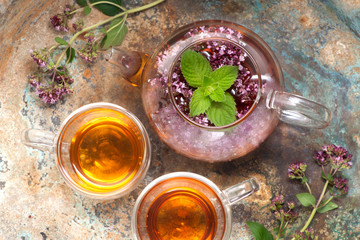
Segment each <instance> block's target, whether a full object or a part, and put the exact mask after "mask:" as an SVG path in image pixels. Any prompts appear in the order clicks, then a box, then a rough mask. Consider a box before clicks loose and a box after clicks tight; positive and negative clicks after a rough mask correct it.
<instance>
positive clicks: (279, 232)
mask: <svg viewBox="0 0 360 240" xmlns="http://www.w3.org/2000/svg"><path fill="white" fill-rule="evenodd" d="M283 223H284V217H282V218H281V222H280V226H279V231H278V234H277V236H276V240H278V239H279V238H280V234H281V232H282V231H281V229H282V225H283Z"/></svg>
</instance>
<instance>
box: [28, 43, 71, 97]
mask: <svg viewBox="0 0 360 240" xmlns="http://www.w3.org/2000/svg"><path fill="white" fill-rule="evenodd" d="M30 56H31V57H32V59H33V60H34V62H35V63H36V64H37V65H38V71H36V72H35V73H34V74H31V75H30V76H29V77H28V81H29V84H30V86H31V87H33V88H35V91H36V95H37V96H38V97H40V98H41V99H42V101H43V102H45V103H50V104H54V103H56V102H57V101H59V100H60V99H61V98H62V97H63V96H64V95H67V94H69V93H72V87H71V84H72V83H73V82H74V80H73V78H72V77H71V76H70V74H69V71H68V70H67V69H66V68H65V67H58V68H56V66H55V64H54V63H53V62H52V61H51V60H50V58H49V56H48V53H47V50H46V49H42V50H37V51H32V50H31V51H30Z"/></svg>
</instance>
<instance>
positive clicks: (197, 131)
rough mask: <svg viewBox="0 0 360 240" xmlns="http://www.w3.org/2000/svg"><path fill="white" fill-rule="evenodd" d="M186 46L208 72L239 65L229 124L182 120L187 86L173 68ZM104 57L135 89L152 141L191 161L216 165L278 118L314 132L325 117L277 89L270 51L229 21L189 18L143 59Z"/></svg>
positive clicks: (278, 77) (279, 78) (278, 74)
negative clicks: (153, 134) (206, 63)
mask: <svg viewBox="0 0 360 240" xmlns="http://www.w3.org/2000/svg"><path fill="white" fill-rule="evenodd" d="M187 49H192V50H195V51H198V52H200V53H201V54H202V55H203V56H204V57H206V58H207V59H208V60H209V61H210V63H211V64H213V66H212V67H213V68H214V69H215V68H218V67H220V66H221V64H222V63H223V62H225V63H224V64H225V65H234V64H235V65H234V66H238V67H239V75H238V77H237V80H236V81H235V82H234V84H233V86H232V87H231V88H230V89H228V90H227V91H228V93H230V94H231V95H232V96H233V98H234V100H235V102H236V107H237V109H238V114H237V120H236V121H235V122H233V123H231V124H229V125H226V126H218V127H216V126H212V125H211V124H208V123H209V121H208V119H207V117H204V116H201V115H200V116H195V117H190V114H189V113H190V109H189V105H190V104H189V102H190V99H191V96H192V94H193V91H195V89H194V88H190V87H188V86H187V83H186V82H184V81H183V80H182V78H183V76H182V73H181V71H180V69H181V68H180V59H181V56H182V54H183V53H184V52H185V51H186V50H187ZM106 59H107V60H108V61H109V62H110V63H112V64H114V65H115V66H116V67H117V68H118V69H119V72H121V73H122V75H123V77H124V78H125V79H127V80H129V81H130V82H131V83H132V84H133V85H135V86H140V87H141V97H142V102H143V106H144V110H145V112H146V115H147V116H148V117H149V120H150V124H151V126H152V127H153V128H154V130H155V131H156V133H157V134H158V136H159V137H160V139H161V140H162V141H163V142H165V143H166V144H167V145H168V146H169V147H171V148H172V149H173V150H174V151H176V152H177V153H179V154H181V155H184V156H186V157H189V158H192V159H197V160H203V161H208V162H218V161H230V160H233V159H235V158H239V157H242V156H245V155H246V154H248V153H249V152H251V151H253V150H254V149H256V148H257V147H259V146H260V144H261V143H262V142H264V141H265V139H267V138H268V137H269V136H270V134H271V133H272V132H273V131H274V129H275V127H276V126H277V124H278V122H279V121H280V120H281V121H283V122H286V123H289V124H292V125H298V126H302V127H309V128H319V129H320V128H325V127H326V126H328V125H329V123H330V120H331V112H330V110H329V109H328V108H327V107H325V106H323V105H321V104H319V103H317V102H314V101H311V100H309V99H306V98H304V97H301V96H299V95H295V94H292V93H288V92H286V91H285V86H284V77H283V74H282V69H281V66H280V64H279V62H278V60H277V58H276V56H275V54H274V53H273V51H272V50H271V48H270V47H269V46H268V45H267V44H266V43H265V42H264V40H263V39H261V38H260V37H259V36H258V35H257V34H255V33H254V32H252V31H251V30H249V29H247V28H245V27H244V26H241V25H239V24H237V23H232V22H227V21H223V20H205V21H199V22H194V23H191V24H189V25H186V26H183V27H181V28H178V29H177V30H176V31H175V32H174V33H173V34H172V35H171V36H169V37H167V38H166V39H164V40H163V42H162V43H160V44H159V46H158V47H157V48H155V50H154V52H153V54H152V55H151V57H149V56H148V55H146V54H143V53H139V52H136V51H125V50H122V49H113V50H112V52H111V53H110V54H108V56H107V57H106ZM240 62H241V64H240ZM239 64H240V65H239ZM310 97H311V96H310ZM320 100H321V99H320Z"/></svg>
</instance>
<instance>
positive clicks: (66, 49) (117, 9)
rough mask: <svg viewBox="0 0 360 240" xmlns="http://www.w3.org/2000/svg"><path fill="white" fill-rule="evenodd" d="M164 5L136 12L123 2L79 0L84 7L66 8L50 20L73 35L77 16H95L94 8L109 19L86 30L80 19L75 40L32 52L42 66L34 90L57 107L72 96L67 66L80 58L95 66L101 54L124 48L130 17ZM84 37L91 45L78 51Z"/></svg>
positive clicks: (33, 79)
mask: <svg viewBox="0 0 360 240" xmlns="http://www.w3.org/2000/svg"><path fill="white" fill-rule="evenodd" d="M164 1H165V0H156V1H154V2H152V3H149V4H146V5H144V6H141V7H136V8H133V9H126V8H124V7H123V6H121V4H122V2H121V0H76V2H77V4H78V5H79V6H80V8H77V9H75V6H73V5H70V4H66V6H65V9H64V11H63V13H58V14H56V15H54V16H53V17H51V18H50V22H51V24H52V25H53V26H54V28H55V30H57V31H59V32H69V31H70V23H69V22H70V19H72V18H73V16H74V15H75V14H76V13H82V14H83V16H84V17H85V16H88V15H89V14H91V12H92V9H93V8H96V9H97V10H99V11H101V12H102V13H103V14H104V15H106V16H108V17H107V18H106V19H104V20H102V21H100V22H98V23H95V24H93V25H91V26H86V25H85V23H84V21H83V20H82V19H79V20H78V21H77V22H75V23H73V24H72V27H73V29H74V31H75V34H74V35H73V36H72V37H56V38H55V42H56V44H55V45H53V46H51V47H49V48H44V49H41V50H35V51H31V57H32V58H33V60H34V61H35V62H36V63H37V65H38V70H37V71H36V72H35V73H34V74H31V75H30V76H29V83H30V85H31V87H34V88H35V89H36V94H37V95H38V96H39V97H40V98H41V99H42V100H43V101H44V102H46V103H50V104H54V103H56V102H57V101H58V100H60V99H61V98H62V97H63V96H64V95H66V94H69V93H72V92H73V90H72V87H71V84H72V83H73V82H74V80H73V78H72V77H71V75H70V72H69V70H68V69H67V66H66V65H68V64H70V63H72V62H73V60H74V59H75V57H76V56H80V57H81V58H82V59H84V60H85V61H86V62H88V63H92V62H94V61H95V59H96V58H97V56H98V51H99V50H106V49H108V48H110V47H113V46H119V45H121V44H122V42H123V40H124V37H125V35H126V34H127V32H128V28H127V26H126V19H127V16H128V15H130V14H131V13H136V12H140V11H143V10H146V9H148V8H151V7H153V6H155V5H157V4H159V3H161V2H164ZM95 32H96V33H95ZM80 36H84V39H86V40H87V41H86V43H85V44H83V47H82V48H80V49H75V48H74V47H73V43H74V42H75V40H77V39H78V37H80ZM99 36H100V37H99ZM55 56H57V58H56V57H55ZM65 56H66V59H65V61H64V57H65Z"/></svg>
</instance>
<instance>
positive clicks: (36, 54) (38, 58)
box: [30, 50, 49, 68]
mask: <svg viewBox="0 0 360 240" xmlns="http://www.w3.org/2000/svg"><path fill="white" fill-rule="evenodd" d="M30 56H31V57H32V59H33V60H34V61H35V62H36V64H37V65H38V66H39V67H41V68H45V67H47V65H48V61H49V58H48V56H47V55H45V54H44V53H43V52H42V51H33V50H30Z"/></svg>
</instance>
